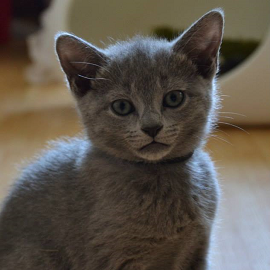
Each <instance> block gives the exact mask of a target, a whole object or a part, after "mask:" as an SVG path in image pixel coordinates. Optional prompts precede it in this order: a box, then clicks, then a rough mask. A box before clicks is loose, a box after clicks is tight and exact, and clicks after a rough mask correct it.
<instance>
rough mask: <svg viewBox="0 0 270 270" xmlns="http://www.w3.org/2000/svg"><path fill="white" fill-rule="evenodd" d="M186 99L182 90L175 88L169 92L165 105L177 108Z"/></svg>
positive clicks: (164, 101) (164, 100)
mask: <svg viewBox="0 0 270 270" xmlns="http://www.w3.org/2000/svg"><path fill="white" fill-rule="evenodd" d="M184 99H185V95H184V93H183V92H182V91H179V90H174V91H171V92H169V93H168V94H167V95H166V96H165V97H164V99H163V106H164V107H169V108H176V107H178V106H180V105H181V104H182V103H183V101H184Z"/></svg>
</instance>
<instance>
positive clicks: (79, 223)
mask: <svg viewBox="0 0 270 270" xmlns="http://www.w3.org/2000/svg"><path fill="white" fill-rule="evenodd" d="M222 32H223V15H222V12H221V11H219V10H214V11H212V12H210V13H207V14H206V15H205V16H204V17H202V18H201V19H200V20H199V21H198V22H197V23H195V24H194V25H193V26H192V27H191V28H189V29H188V30H187V31H186V32H185V33H184V34H183V35H182V36H181V37H179V38H177V39H176V40H174V41H172V42H167V41H165V40H157V39H152V38H143V37H135V38H134V39H131V40H129V41H126V42H121V43H117V44H115V45H112V46H110V47H108V48H107V49H105V50H100V49H98V48H96V47H94V46H93V45H91V44H88V43H86V42H85V41H83V40H81V39H79V38H77V37H75V36H72V35H69V34H65V33H64V34H61V35H59V36H58V38H57V42H56V50H57V53H58V56H59V60H60V63H61V66H62V68H63V70H64V71H65V73H66V76H67V80H68V83H69V85H70V89H71V92H72V94H73V95H74V97H75V99H76V100H77V105H78V112H79V114H80V116H81V119H82V122H83V124H84V127H85V131H86V132H85V134H86V135H85V137H83V138H74V139H71V140H69V141H59V142H58V143H55V144H54V146H53V147H52V148H51V149H50V150H49V151H47V152H46V153H45V154H44V155H42V156H41V157H40V158H38V159H37V160H36V161H35V162H34V163H32V164H31V165H30V166H29V167H27V168H26V169H25V170H24V171H23V172H22V175H21V177H20V179H19V180H18V181H17V182H16V183H15V185H14V187H13V190H12V192H11V193H10V195H9V196H8V197H7V199H6V200H5V203H4V206H3V209H2V212H1V215H0V269H1V270H14V269H21V270H30V269H31V270H33V269H40V270H45V269H52V270H56V269H57V270H82V269H85V270H114V269H115V270H135V269H136V270H158V269H160V270H176V269H178V270H187V269H194V270H195V269H199V270H205V269H208V247H209V243H210V240H211V230H212V225H213V222H214V218H215V212H216V208H217V203H218V197H219V189H218V185H217V182H216V173H215V169H214V166H213V164H212V161H211V159H210V157H209V156H208V154H207V153H205V152H204V151H203V150H202V148H203V145H204V143H205V141H206V138H207V135H208V134H209V132H210V131H211V128H212V127H213V124H214V123H215V109H216V108H217V105H218V102H217V101H218V99H217V96H216V90H215V85H214V80H215V74H216V70H217V62H218V50H219V46H220V43H221V38H222ZM78 74H79V75H80V76H78ZM86 77H87V78H90V79H87V78H86ZM178 89H179V90H182V91H184V92H185V94H186V99H185V101H184V103H183V104H182V105H181V106H180V107H178V108H174V109H171V108H165V107H163V106H162V100H163V97H164V95H165V94H166V93H167V92H169V91H172V90H178ZM122 98H124V99H128V100H130V101H132V103H133V105H134V107H135V111H134V112H133V113H131V114H130V115H127V116H118V115H116V114H115V113H113V111H112V109H111V102H113V101H114V100H117V99H122ZM155 125H162V126H163V128H162V129H161V131H160V132H159V133H158V134H157V136H156V137H155V140H156V141H157V142H160V143H164V144H166V145H167V146H162V147H161V146H155V147H150V148H149V147H146V148H144V149H143V150H142V148H143V147H144V146H145V145H147V144H149V143H151V141H152V140H153V138H151V137H150V136H148V135H147V134H145V133H144V132H143V131H142V130H141V128H142V127H143V128H145V127H152V126H155ZM192 152H194V154H193V155H192V157H191V158H189V159H188V160H185V161H182V162H175V163H170V162H166V161H167V160H174V158H177V157H182V156H185V155H187V154H189V153H192Z"/></svg>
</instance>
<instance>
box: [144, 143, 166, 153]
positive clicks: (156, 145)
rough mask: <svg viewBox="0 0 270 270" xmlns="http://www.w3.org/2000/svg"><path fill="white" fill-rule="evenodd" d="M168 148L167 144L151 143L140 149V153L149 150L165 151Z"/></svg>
mask: <svg viewBox="0 0 270 270" xmlns="http://www.w3.org/2000/svg"><path fill="white" fill-rule="evenodd" d="M168 147H169V145H168V144H165V143H160V142H156V141H152V142H151V143H149V144H147V145H145V146H143V147H141V148H140V151H143V150H149V151H151V150H163V149H166V148H168Z"/></svg>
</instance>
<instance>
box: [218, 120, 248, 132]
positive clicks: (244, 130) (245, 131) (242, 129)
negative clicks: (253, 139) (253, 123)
mask: <svg viewBox="0 0 270 270" xmlns="http://www.w3.org/2000/svg"><path fill="white" fill-rule="evenodd" d="M218 123H220V124H224V125H228V126H232V127H235V128H238V129H240V130H242V131H243V132H245V133H247V134H248V135H249V132H247V131H246V130H244V129H243V128H240V127H238V126H236V125H234V124H230V123H226V122H218Z"/></svg>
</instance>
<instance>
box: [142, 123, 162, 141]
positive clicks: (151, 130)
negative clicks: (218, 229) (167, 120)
mask: <svg viewBox="0 0 270 270" xmlns="http://www.w3.org/2000/svg"><path fill="white" fill-rule="evenodd" d="M162 128H163V125H155V126H148V127H143V128H141V130H142V131H143V132H144V133H145V134H147V135H149V136H150V137H153V138H154V137H155V136H157V134H158V133H159V132H160V131H161V130H162Z"/></svg>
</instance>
